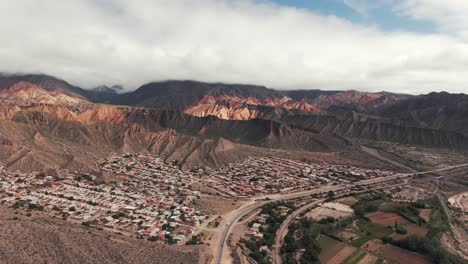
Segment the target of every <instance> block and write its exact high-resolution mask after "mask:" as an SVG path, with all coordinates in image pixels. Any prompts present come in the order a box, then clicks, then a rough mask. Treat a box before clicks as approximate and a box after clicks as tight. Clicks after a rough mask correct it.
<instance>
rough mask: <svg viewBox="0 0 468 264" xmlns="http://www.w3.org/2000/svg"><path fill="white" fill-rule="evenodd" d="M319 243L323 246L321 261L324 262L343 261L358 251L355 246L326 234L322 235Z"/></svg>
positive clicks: (325, 263)
mask: <svg viewBox="0 0 468 264" xmlns="http://www.w3.org/2000/svg"><path fill="white" fill-rule="evenodd" d="M319 245H320V247H321V248H322V253H321V254H320V263H324V264H327V263H330V264H331V263H343V262H345V260H346V259H348V258H349V257H350V256H351V255H352V254H353V253H354V252H355V251H356V249H355V248H353V247H350V246H348V245H346V244H345V243H341V242H339V241H337V240H335V239H332V238H329V237H326V236H320V238H319Z"/></svg>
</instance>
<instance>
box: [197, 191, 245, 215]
mask: <svg viewBox="0 0 468 264" xmlns="http://www.w3.org/2000/svg"><path fill="white" fill-rule="evenodd" d="M239 205H240V203H239V202H236V201H235V200H233V199H228V198H224V197H221V196H214V195H203V196H202V198H201V199H200V200H195V202H194V203H193V206H195V208H196V209H197V210H200V211H201V212H203V213H206V214H210V215H222V214H225V213H227V212H229V211H232V210H234V209H236V208H238V207H239Z"/></svg>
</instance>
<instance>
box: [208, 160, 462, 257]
mask: <svg viewBox="0 0 468 264" xmlns="http://www.w3.org/2000/svg"><path fill="white" fill-rule="evenodd" d="M467 166H468V163H467V164H460V165H454V166H448V167H445V168H442V169H436V170H431V171H425V172H416V173H398V174H395V175H390V176H387V177H381V178H374V179H369V180H364V181H360V182H358V183H354V184H347V185H335V186H324V187H321V188H320V189H316V190H310V191H303V192H297V193H289V194H277V195H270V196H267V198H269V200H266V201H259V200H258V199H259V198H257V200H256V201H255V203H254V204H249V205H247V206H245V207H241V208H239V209H237V211H234V212H233V215H232V216H231V217H229V219H228V223H227V224H226V225H225V226H224V229H223V231H222V232H221V235H220V236H219V238H218V242H217V246H216V252H215V257H214V262H215V264H222V257H223V254H224V249H225V247H226V241H227V239H228V237H229V235H230V233H231V231H232V229H233V227H234V225H235V224H236V223H237V221H238V220H239V219H240V218H242V217H243V216H244V215H246V214H248V213H249V212H251V211H253V210H255V209H258V208H260V207H262V206H264V205H266V204H268V203H273V202H277V201H283V200H291V199H296V198H300V197H305V196H309V195H312V194H320V193H326V192H329V191H334V192H336V191H340V190H346V189H348V188H350V187H352V186H362V185H372V184H377V183H383V182H388V181H391V180H395V179H399V178H407V177H412V176H415V175H424V174H430V173H434V172H442V171H446V170H452V169H456V168H461V167H467Z"/></svg>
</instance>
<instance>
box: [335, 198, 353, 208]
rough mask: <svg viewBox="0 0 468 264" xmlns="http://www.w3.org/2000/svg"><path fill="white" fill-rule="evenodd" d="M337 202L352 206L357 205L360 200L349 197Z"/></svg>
mask: <svg viewBox="0 0 468 264" xmlns="http://www.w3.org/2000/svg"><path fill="white" fill-rule="evenodd" d="M336 202H338V203H341V204H344V205H348V206H352V205H354V204H355V203H357V202H358V200H357V199H356V198H354V197H352V196H349V197H343V198H340V199H338V200H336Z"/></svg>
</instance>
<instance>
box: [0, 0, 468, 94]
mask: <svg viewBox="0 0 468 264" xmlns="http://www.w3.org/2000/svg"><path fill="white" fill-rule="evenodd" d="M0 36H1V37H0V40H1V49H0V58H1V59H0V72H5V73H43V74H49V75H53V76H56V77H59V78H63V79H65V80H67V81H69V82H71V83H72V84H75V85H79V86H81V87H84V88H92V87H95V86H99V85H114V84H120V85H123V86H124V87H125V88H126V89H128V90H132V89H136V88H137V87H139V86H140V85H142V84H144V83H147V82H150V81H161V80H169V79H171V80H176V79H177V80H181V79H183V80H188V79H190V80H198V81H206V82H226V83H244V84H256V85H265V86H268V87H271V88H277V89H322V90H348V89H354V90H361V91H370V92H377V91H383V90H385V91H389V92H398V93H412V94H420V93H429V92H432V91H448V92H454V93H455V92H457V93H458V92H464V93H468V1H466V0H196V1H194V0H132V1H128V0H67V1H63V0H41V1H37V0H15V1H1V2H0Z"/></svg>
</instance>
